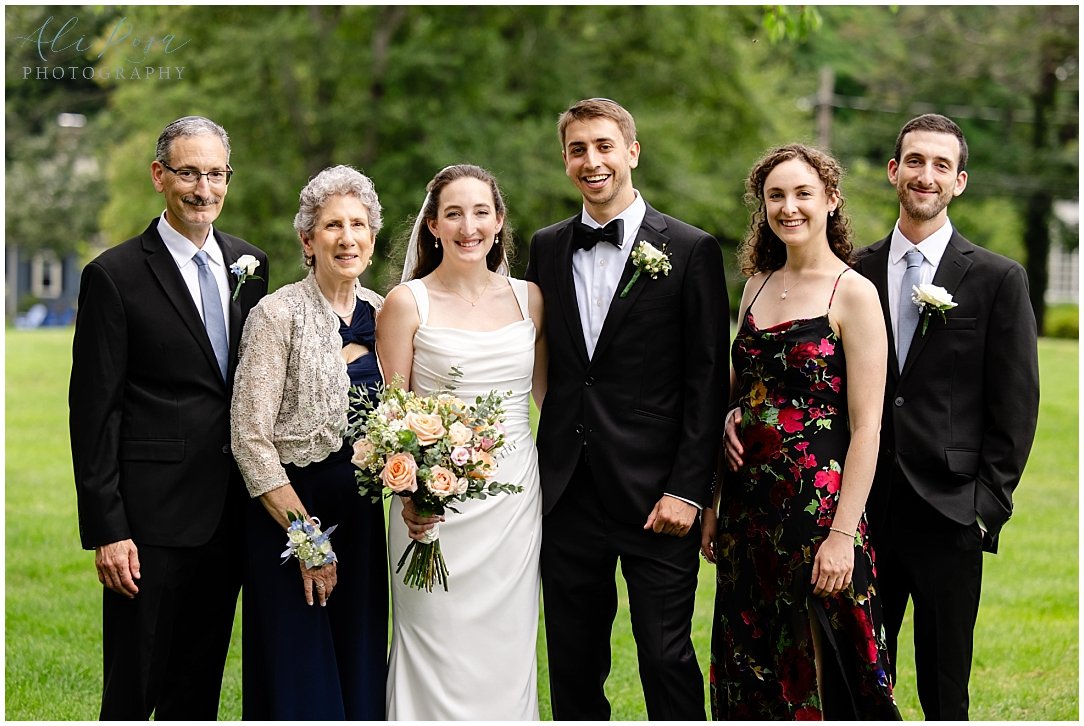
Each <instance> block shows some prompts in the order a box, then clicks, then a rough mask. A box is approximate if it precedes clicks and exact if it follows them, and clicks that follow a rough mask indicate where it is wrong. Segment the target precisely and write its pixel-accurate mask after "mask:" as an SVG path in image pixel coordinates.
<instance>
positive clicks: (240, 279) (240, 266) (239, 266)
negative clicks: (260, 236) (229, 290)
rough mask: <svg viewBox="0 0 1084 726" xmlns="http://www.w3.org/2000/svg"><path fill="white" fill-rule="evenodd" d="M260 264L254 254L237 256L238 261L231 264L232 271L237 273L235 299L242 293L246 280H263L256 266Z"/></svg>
mask: <svg viewBox="0 0 1084 726" xmlns="http://www.w3.org/2000/svg"><path fill="white" fill-rule="evenodd" d="M259 266H260V261H259V260H257V259H256V258H255V257H253V256H252V255H241V256H240V257H238V258H237V262H234V263H233V264H232V265H230V272H232V273H233V274H235V275H237V286H236V287H235V288H233V299H234V300H237V296H238V295H240V294H241V285H244V284H245V281H246V280H262V279H263V278H262V277H260V276H259V275H257V274H255V273H256V268H257V267H259Z"/></svg>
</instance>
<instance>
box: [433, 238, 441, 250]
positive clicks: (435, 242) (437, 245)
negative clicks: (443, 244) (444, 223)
mask: <svg viewBox="0 0 1084 726" xmlns="http://www.w3.org/2000/svg"><path fill="white" fill-rule="evenodd" d="M433 249H435V250H439V249H440V237H434V238H433Z"/></svg>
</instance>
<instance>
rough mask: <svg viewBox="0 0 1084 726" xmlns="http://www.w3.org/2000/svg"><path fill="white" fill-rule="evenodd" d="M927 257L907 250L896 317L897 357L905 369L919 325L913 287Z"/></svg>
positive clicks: (915, 251) (901, 366) (901, 367)
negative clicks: (908, 353) (912, 298)
mask: <svg viewBox="0 0 1084 726" xmlns="http://www.w3.org/2000/svg"><path fill="white" fill-rule="evenodd" d="M923 259H925V258H924V257H923V255H922V253H921V252H919V251H918V250H917V249H910V250H907V254H906V255H904V260H905V261H906V262H907V269H906V270H905V271H904V273H903V282H902V284H901V285H900V302H899V310H897V315H896V317H897V318H898V319H899V320H898V322H899V324H898V326H897V327H898V330H897V331H896V332H897V336H896V358H897V359H898V360H899V363H900V370H901V371H902V370H903V363H904V361H906V360H907V351H908V350H909V349H910V348H911V338H913V337H915V328H917V327H918V305H915V303H914V302H913V301H912V300H911V288H913V287H914V286H915V285H917V284H918V281H919V275H918V273H919V270H920V269H921V268H922V260H923Z"/></svg>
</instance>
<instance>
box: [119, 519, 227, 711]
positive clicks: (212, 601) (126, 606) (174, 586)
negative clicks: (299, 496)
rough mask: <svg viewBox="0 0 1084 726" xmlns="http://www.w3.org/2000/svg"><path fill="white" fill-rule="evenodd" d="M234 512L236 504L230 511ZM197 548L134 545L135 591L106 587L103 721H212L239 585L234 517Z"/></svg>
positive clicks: (224, 520) (220, 685) (220, 684)
mask: <svg viewBox="0 0 1084 726" xmlns="http://www.w3.org/2000/svg"><path fill="white" fill-rule="evenodd" d="M230 511H234V510H232V509H231V510H230ZM228 519H230V518H229V517H223V524H222V525H221V526H220V527H219V531H218V532H217V533H216V534H215V536H214V537H213V538H212V539H211V541H210V542H208V543H207V544H205V545H202V546H200V547H153V546H150V545H137V546H138V547H139V565H140V579H139V580H137V581H136V584H137V585H138V586H139V594H138V595H136V596H135V598H134V599H131V600H130V599H128V598H126V597H124V596H122V595H118V594H117V593H115V592H113V591H112V590H108V589H106V590H104V593H105V594H104V599H103V603H102V651H103V661H104V665H105V688H104V691H103V693H102V710H101V720H103V721H107V720H108V721H120V720H123V721H133V720H141V721H145V720H147V719H148V718H149V717H150V715H151V713H153V714H154V717H155V720H157V721H166V720H186V721H192V720H200V721H212V720H215V719H216V718H217V717H218V700H219V694H220V692H221V690H222V671H223V669H224V667H225V664H226V654H227V652H228V651H229V646H230V633H231V632H232V630H233V617H234V610H235V609H236V607H237V595H238V593H239V592H240V589H241V569H242V565H241V561H240V558H239V552H240V548H241V546H242V539H241V534H242V531H243V528H244V525H243V523H242V522H241V521H240V519H239V518H233V519H232V521H227V520H228Z"/></svg>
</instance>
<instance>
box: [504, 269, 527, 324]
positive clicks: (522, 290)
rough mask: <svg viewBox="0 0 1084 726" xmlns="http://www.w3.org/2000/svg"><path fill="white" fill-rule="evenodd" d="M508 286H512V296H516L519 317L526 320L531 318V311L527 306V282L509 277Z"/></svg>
mask: <svg viewBox="0 0 1084 726" xmlns="http://www.w3.org/2000/svg"><path fill="white" fill-rule="evenodd" d="M508 284H509V285H511V286H512V294H513V295H515V296H516V302H518V303H519V313H520V315H522V316H523V319H524V320H527V319H528V318H530V317H531V309H530V307H529V306H528V304H527V281H526V280H517V279H516V278H514V277H509V278H508Z"/></svg>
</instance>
